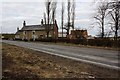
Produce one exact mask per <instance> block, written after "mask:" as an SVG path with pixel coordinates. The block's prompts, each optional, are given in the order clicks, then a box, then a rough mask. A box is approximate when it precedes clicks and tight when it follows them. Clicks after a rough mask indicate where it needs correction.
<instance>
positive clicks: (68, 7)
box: [67, 0, 71, 35]
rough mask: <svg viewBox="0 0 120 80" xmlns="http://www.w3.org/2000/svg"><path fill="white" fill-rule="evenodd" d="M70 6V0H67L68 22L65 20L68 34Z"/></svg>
mask: <svg viewBox="0 0 120 80" xmlns="http://www.w3.org/2000/svg"><path fill="white" fill-rule="evenodd" d="M70 8H71V2H70V0H68V6H67V10H68V14H67V15H68V22H67V35H69V30H70V15H71V14H70Z"/></svg>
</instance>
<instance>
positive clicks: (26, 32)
mask: <svg viewBox="0 0 120 80" xmlns="http://www.w3.org/2000/svg"><path fill="white" fill-rule="evenodd" d="M54 23H55V24H49V25H48V24H43V19H42V21H41V25H26V22H25V21H24V22H23V27H22V29H21V30H19V28H17V32H16V34H15V39H21V40H31V39H32V40H36V39H43V38H47V31H49V35H48V36H49V38H58V26H57V22H56V20H55V22H54Z"/></svg>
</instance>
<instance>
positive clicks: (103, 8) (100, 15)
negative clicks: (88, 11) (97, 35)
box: [94, 2, 108, 38]
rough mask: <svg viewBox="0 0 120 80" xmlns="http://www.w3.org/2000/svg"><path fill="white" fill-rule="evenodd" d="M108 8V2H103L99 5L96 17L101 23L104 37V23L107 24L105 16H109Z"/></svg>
mask: <svg viewBox="0 0 120 80" xmlns="http://www.w3.org/2000/svg"><path fill="white" fill-rule="evenodd" d="M107 9H108V3H106V2H101V3H100V4H99V6H98V10H97V15H96V16H95V17H94V18H95V19H96V20H97V23H98V24H99V26H100V28H101V30H102V32H101V37H102V38H103V37H104V24H105V17H106V16H107V13H106V12H107Z"/></svg>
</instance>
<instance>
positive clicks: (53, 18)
mask: <svg viewBox="0 0 120 80" xmlns="http://www.w3.org/2000/svg"><path fill="white" fill-rule="evenodd" d="M56 8H57V2H56V1H54V2H52V7H51V10H52V21H53V24H54V22H55V16H56Z"/></svg>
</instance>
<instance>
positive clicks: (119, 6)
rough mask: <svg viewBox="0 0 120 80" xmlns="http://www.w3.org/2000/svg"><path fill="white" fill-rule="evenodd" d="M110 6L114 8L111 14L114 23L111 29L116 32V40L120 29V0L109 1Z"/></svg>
mask: <svg viewBox="0 0 120 80" xmlns="http://www.w3.org/2000/svg"><path fill="white" fill-rule="evenodd" d="M109 8H110V9H112V10H111V12H110V16H111V17H112V22H113V23H114V24H113V26H112V27H111V29H112V30H113V31H114V32H115V40H117V37H118V30H119V29H120V1H118V0H115V1H114V2H110V3H109Z"/></svg>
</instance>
